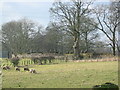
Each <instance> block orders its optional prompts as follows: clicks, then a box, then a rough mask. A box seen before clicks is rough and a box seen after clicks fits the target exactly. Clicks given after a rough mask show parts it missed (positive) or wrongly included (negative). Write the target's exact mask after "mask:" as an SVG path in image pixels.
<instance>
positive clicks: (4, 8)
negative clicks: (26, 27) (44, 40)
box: [0, 0, 109, 26]
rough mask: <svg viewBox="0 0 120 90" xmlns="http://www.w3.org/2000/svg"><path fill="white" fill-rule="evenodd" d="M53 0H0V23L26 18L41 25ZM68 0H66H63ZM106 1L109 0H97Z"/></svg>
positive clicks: (44, 22)
mask: <svg viewBox="0 0 120 90" xmlns="http://www.w3.org/2000/svg"><path fill="white" fill-rule="evenodd" d="M54 1H55V0H1V1H0V12H2V13H0V25H2V24H3V23H6V22H9V21H12V20H18V19H21V18H28V19H30V20H33V21H35V22H38V23H39V24H41V25H43V26H47V24H48V23H49V21H50V13H49V8H50V7H52V3H53V2H54ZM64 1H68V0H64ZM98 1H99V2H103V1H104V2H108V1H109V0H98Z"/></svg>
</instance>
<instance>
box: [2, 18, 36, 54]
mask: <svg viewBox="0 0 120 90" xmlns="http://www.w3.org/2000/svg"><path fill="white" fill-rule="evenodd" d="M34 28H35V25H34V23H33V22H31V21H29V20H27V19H22V20H19V21H11V22H8V23H5V24H3V25H2V43H3V44H5V45H6V46H7V47H8V48H9V49H10V51H11V52H12V53H13V54H14V55H15V56H17V54H22V53H27V52H28V51H29V49H30V46H29V45H30V38H31V37H32V34H33V32H34Z"/></svg>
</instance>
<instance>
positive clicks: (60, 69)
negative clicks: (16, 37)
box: [2, 61, 118, 88]
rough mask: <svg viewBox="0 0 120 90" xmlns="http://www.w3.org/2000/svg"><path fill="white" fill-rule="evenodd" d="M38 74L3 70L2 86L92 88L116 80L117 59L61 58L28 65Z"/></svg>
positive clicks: (12, 69)
mask: <svg viewBox="0 0 120 90" xmlns="http://www.w3.org/2000/svg"><path fill="white" fill-rule="evenodd" d="M29 68H34V69H36V71H37V72H38V74H32V73H29V72H27V71H26V72H25V71H23V68H21V71H20V72H17V71H15V70H14V68H13V67H12V68H11V70H8V71H3V78H2V79H3V88H92V87H93V86H94V85H97V84H102V83H106V82H111V83H115V84H118V62H117V61H112V62H67V63H65V62H63V63H60V64H51V65H30V66H29Z"/></svg>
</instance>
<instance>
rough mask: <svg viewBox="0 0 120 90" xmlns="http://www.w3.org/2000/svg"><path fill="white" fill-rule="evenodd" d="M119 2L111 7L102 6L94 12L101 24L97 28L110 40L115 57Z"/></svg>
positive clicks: (112, 3)
mask: <svg viewBox="0 0 120 90" xmlns="http://www.w3.org/2000/svg"><path fill="white" fill-rule="evenodd" d="M117 3H118V2H111V4H110V5H108V6H107V5H102V6H100V7H98V8H96V9H95V10H94V13H95V14H96V19H97V21H98V23H99V26H97V28H98V29H99V30H101V31H102V32H103V33H104V34H105V35H106V37H107V38H108V40H109V41H110V43H109V45H111V47H112V51H113V55H114V56H115V55H116V45H117V40H118V36H117V33H118V32H117V27H118V25H119V23H120V22H119V21H118V20H119V19H120V17H119V16H118V4H117Z"/></svg>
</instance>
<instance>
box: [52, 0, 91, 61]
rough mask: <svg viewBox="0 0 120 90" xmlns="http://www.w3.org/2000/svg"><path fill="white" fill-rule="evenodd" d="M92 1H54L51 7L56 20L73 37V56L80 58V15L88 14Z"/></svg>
mask: <svg viewBox="0 0 120 90" xmlns="http://www.w3.org/2000/svg"><path fill="white" fill-rule="evenodd" d="M91 3H92V2H83V1H82V0H73V1H72V2H61V1H59V2H55V3H53V7H52V8H51V10H50V11H51V13H52V15H53V16H55V18H56V17H57V19H58V20H57V21H60V22H61V23H62V24H63V26H64V27H67V28H66V29H65V31H66V32H68V33H70V34H71V35H72V36H73V38H74V45H73V49H74V58H75V59H80V58H81V56H80V49H79V46H80V45H79V44H80V42H79V41H80V34H81V23H82V19H81V18H82V17H84V16H86V15H88V14H89V12H90V10H89V6H90V5H91Z"/></svg>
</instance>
